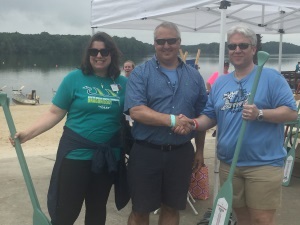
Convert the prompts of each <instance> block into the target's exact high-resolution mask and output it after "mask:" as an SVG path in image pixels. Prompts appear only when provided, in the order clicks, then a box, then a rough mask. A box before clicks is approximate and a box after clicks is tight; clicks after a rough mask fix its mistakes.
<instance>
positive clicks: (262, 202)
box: [220, 162, 283, 210]
mask: <svg viewBox="0 0 300 225" xmlns="http://www.w3.org/2000/svg"><path fill="white" fill-rule="evenodd" d="M229 170H230V165H228V164H226V163H223V162H220V184H221V185H222V184H223V183H224V182H225V181H226V179H227V176H228V173H229ZM282 179H283V168H282V167H274V166H255V167H237V168H236V170H235V174H234V176H233V183H232V185H233V202H232V207H233V208H241V207H249V208H252V209H258V210H272V209H277V208H278V207H279V206H280V204H281V189H282V186H281V184H282Z"/></svg>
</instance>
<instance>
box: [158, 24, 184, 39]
mask: <svg viewBox="0 0 300 225" xmlns="http://www.w3.org/2000/svg"><path fill="white" fill-rule="evenodd" d="M160 27H163V28H168V29H170V30H175V31H176V35H177V38H181V35H180V31H179V29H178V27H177V25H176V24H175V23H172V22H162V23H161V24H159V25H158V26H157V27H156V28H155V30H154V40H155V38H156V34H157V30H158V28H160Z"/></svg>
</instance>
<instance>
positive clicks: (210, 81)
mask: <svg viewBox="0 0 300 225" xmlns="http://www.w3.org/2000/svg"><path fill="white" fill-rule="evenodd" d="M228 69H229V62H227V61H225V62H224V70H223V74H228V73H229V72H228ZM218 76H219V72H218V71H216V72H214V73H213V74H212V75H210V77H209V78H208V80H207V82H206V89H207V93H209V92H210V89H211V86H212V85H213V83H214V82H215V81H216V79H217V78H218Z"/></svg>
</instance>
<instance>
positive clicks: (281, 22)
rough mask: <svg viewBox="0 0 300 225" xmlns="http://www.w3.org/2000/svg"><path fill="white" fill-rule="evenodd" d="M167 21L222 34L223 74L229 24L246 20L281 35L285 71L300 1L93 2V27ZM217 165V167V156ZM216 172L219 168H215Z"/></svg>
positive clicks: (299, 23) (299, 22)
mask: <svg viewBox="0 0 300 225" xmlns="http://www.w3.org/2000/svg"><path fill="white" fill-rule="evenodd" d="M163 21H170V22H173V23H176V24H177V26H178V27H179V29H180V31H182V32H201V33H219V34H220V49H219V72H220V73H221V72H222V71H223V62H224V50H225V36H226V30H227V29H228V28H229V27H231V26H233V25H235V24H240V23H244V24H247V25H248V26H250V27H251V28H252V29H253V30H254V31H255V32H256V33H257V34H279V39H280V40H279V43H280V45H279V63H278V65H279V66H278V70H279V71H281V57H282V40H283V35H284V34H286V33H288V34H292V33H300V0H229V1H225V0H223V1H220V0H219V1H216V0H150V1H144V0H113V1H112V0H92V2H91V27H92V28H100V27H101V28H110V29H114V28H115V29H133V30H152V31H153V30H154V29H155V27H156V26H157V25H158V24H160V23H161V22H163ZM215 158H216V157H215ZM215 164H216V168H217V167H218V166H217V165H218V162H217V159H216V163H215ZM215 172H218V171H216V169H215ZM217 177H218V176H216V178H217ZM216 183H217V182H216V181H215V184H216ZM217 190H218V187H217V185H215V190H214V192H215V193H214V196H216V193H217Z"/></svg>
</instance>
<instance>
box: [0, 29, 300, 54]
mask: <svg viewBox="0 0 300 225" xmlns="http://www.w3.org/2000/svg"><path fill="white" fill-rule="evenodd" d="M89 38H90V36H89V35H50V34H49V33H47V32H42V33H40V34H20V33H18V32H15V33H0V55H2V56H5V55H8V54H22V55H30V54H35V55H38V54H48V55H57V54H59V55H61V54H73V55H74V54H76V55H77V54H78V55H81V54H82V51H83V49H84V47H85V46H86V44H87V42H88V40H89ZM113 39H114V40H115V42H116V44H117V45H118V47H119V48H120V50H121V51H122V53H123V54H124V55H131V56H145V55H149V54H153V53H154V48H153V45H152V44H148V43H143V42H141V41H138V40H136V39H135V38H133V37H132V38H126V37H117V36H114V37H113ZM182 48H183V50H184V51H188V52H189V53H196V52H197V49H199V48H200V49H201V55H218V54H219V44H218V43H210V44H198V45H184V46H182ZM278 48H279V43H278V42H267V43H264V44H262V50H263V51H266V52H268V53H270V54H278ZM226 51H227V49H226ZM283 54H300V46H297V45H294V44H291V43H283Z"/></svg>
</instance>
